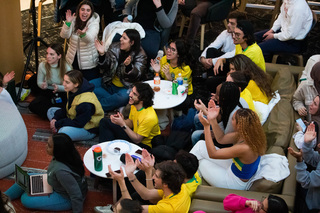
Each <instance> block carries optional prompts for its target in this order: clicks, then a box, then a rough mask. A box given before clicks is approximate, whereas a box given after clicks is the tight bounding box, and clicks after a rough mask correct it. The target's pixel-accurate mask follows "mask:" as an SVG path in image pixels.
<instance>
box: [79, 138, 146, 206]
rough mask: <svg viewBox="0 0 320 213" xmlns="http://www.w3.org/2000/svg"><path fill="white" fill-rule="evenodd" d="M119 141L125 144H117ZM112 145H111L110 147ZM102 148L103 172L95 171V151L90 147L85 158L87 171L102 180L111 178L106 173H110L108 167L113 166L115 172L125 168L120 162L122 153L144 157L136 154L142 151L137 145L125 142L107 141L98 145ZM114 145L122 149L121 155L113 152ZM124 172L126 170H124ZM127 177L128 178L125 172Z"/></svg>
mask: <svg viewBox="0 0 320 213" xmlns="http://www.w3.org/2000/svg"><path fill="white" fill-rule="evenodd" d="M117 141H124V143H123V144H122V143H117V145H115V144H116V142H117ZM126 143H127V144H129V145H130V149H128V146H127V144H126ZM109 144H110V145H109ZM97 145H99V146H101V149H102V170H101V171H96V170H95V169H94V158H93V151H92V147H90V148H89V149H88V150H87V151H86V153H85V154H84V156H83V163H84V165H85V166H86V167H87V169H88V170H89V171H90V172H91V173H92V174H94V175H96V176H99V177H102V178H109V177H107V175H106V173H108V172H109V169H108V165H111V169H112V170H113V171H117V170H119V169H120V167H121V166H124V164H123V163H122V162H121V161H120V156H121V154H122V153H129V154H130V155H136V156H138V157H142V156H141V155H139V154H137V153H135V152H136V151H137V150H138V149H141V150H142V148H141V147H139V146H138V145H136V144H133V143H130V142H127V141H125V140H114V141H107V142H103V143H99V144H97ZM112 145H115V146H116V147H119V148H120V153H115V152H112V151H113V149H112V147H113V146H112ZM123 171H124V168H123ZM124 175H125V177H126V176H127V175H126V173H125V171H124ZM116 202H117V181H116V180H113V203H116Z"/></svg>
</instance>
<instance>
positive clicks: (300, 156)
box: [288, 147, 302, 162]
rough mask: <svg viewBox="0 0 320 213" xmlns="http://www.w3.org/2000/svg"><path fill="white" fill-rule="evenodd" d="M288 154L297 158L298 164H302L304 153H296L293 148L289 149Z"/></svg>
mask: <svg viewBox="0 0 320 213" xmlns="http://www.w3.org/2000/svg"><path fill="white" fill-rule="evenodd" d="M288 152H289V153H290V155H292V156H293V157H295V158H296V159H297V161H298V162H302V151H299V152H297V151H294V150H293V149H292V148H291V147H288Z"/></svg>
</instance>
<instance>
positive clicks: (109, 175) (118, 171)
mask: <svg viewBox="0 0 320 213" xmlns="http://www.w3.org/2000/svg"><path fill="white" fill-rule="evenodd" d="M114 172H116V173H121V171H120V169H119V170H116V171H114ZM106 176H107V177H108V178H110V177H111V174H110V173H109V172H108V173H106Z"/></svg>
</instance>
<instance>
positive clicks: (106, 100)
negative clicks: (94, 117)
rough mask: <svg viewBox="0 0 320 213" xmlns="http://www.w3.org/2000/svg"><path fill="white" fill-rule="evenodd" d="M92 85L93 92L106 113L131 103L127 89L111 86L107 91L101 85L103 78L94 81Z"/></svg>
mask: <svg viewBox="0 0 320 213" xmlns="http://www.w3.org/2000/svg"><path fill="white" fill-rule="evenodd" d="M90 83H92V84H94V90H93V92H94V93H95V94H96V96H97V98H98V100H99V101H100V103H101V106H102V108H103V110H104V111H106V112H107V111H111V110H114V109H117V108H119V107H122V106H125V105H126V104H127V103H128V101H129V92H128V89H126V88H125V87H117V86H115V85H114V84H111V85H110V86H109V87H108V89H107V90H106V89H105V88H103V87H102V85H101V78H97V79H93V80H91V81H90Z"/></svg>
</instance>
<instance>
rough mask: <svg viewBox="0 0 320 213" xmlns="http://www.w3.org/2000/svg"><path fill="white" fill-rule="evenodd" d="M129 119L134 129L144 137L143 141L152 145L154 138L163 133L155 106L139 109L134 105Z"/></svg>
mask: <svg viewBox="0 0 320 213" xmlns="http://www.w3.org/2000/svg"><path fill="white" fill-rule="evenodd" d="M129 119H130V120H131V121H132V124H133V131H134V132H135V133H137V134H139V135H141V136H143V137H144V139H143V140H142V141H141V143H143V144H145V145H148V146H150V147H152V145H151V140H152V138H153V137H154V136H157V135H160V133H161V132H160V127H159V120H158V116H157V114H156V112H155V111H154V109H153V107H152V106H151V107H148V108H146V109H145V108H142V109H141V110H139V111H138V110H137V108H136V107H135V106H133V105H132V106H131V111H130V114H129Z"/></svg>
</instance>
